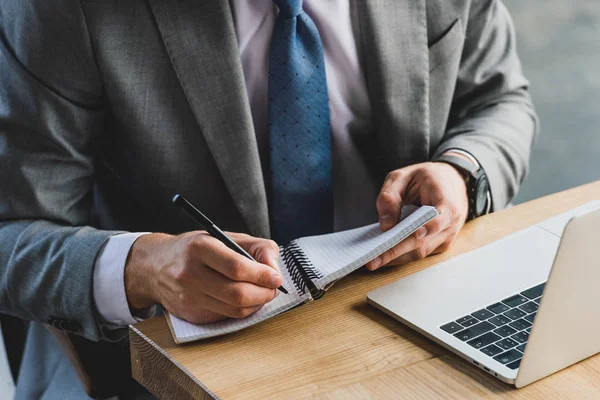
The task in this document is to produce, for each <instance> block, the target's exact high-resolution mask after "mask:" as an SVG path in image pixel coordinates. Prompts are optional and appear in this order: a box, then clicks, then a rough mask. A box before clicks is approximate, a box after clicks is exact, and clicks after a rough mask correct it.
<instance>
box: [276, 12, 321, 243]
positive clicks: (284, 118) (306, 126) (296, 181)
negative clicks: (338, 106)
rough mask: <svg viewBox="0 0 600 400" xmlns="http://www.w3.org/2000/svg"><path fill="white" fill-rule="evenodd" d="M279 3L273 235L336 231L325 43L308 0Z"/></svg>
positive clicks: (285, 240) (282, 239)
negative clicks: (307, 10) (306, 5)
mask: <svg viewBox="0 0 600 400" xmlns="http://www.w3.org/2000/svg"><path fill="white" fill-rule="evenodd" d="M273 1H274V2H275V3H276V4H277V6H278V7H279V16H278V17H277V21H276V23H275V29H274V31H273V39H272V40H271V56H270V67H269V131H270V132H269V133H270V135H269V138H270V167H271V175H270V180H271V181H270V199H269V200H270V207H269V208H270V217H271V235H272V237H273V239H275V240H276V241H277V242H279V243H280V244H286V243H288V242H289V241H290V240H292V239H295V238H298V237H302V236H309V235H317V234H322V233H329V232H332V230H333V195H332V184H331V124H330V118H329V97H328V95H327V79H326V76H325V61H324V58H323V46H322V44H321V38H320V37H319V32H318V30H317V27H316V26H315V24H314V22H313V21H312V19H311V18H310V17H309V16H308V15H307V14H306V13H305V12H304V11H303V10H302V0H273Z"/></svg>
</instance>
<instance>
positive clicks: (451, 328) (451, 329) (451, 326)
mask: <svg viewBox="0 0 600 400" xmlns="http://www.w3.org/2000/svg"><path fill="white" fill-rule="evenodd" d="M440 329H442V330H444V331H446V332H448V333H450V334H452V333H456V332H458V331H461V330H463V329H464V328H463V327H462V326H460V325H459V324H457V323H456V322H450V323H448V324H446V325H442V326H440Z"/></svg>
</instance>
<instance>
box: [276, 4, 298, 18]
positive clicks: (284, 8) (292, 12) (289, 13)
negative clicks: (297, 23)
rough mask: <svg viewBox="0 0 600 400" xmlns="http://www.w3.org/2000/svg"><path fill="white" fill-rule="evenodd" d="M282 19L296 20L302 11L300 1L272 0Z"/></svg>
mask: <svg viewBox="0 0 600 400" xmlns="http://www.w3.org/2000/svg"><path fill="white" fill-rule="evenodd" d="M273 2H274V3H275V4H277V7H279V13H280V14H281V15H282V16H283V17H284V18H296V17H297V16H298V14H300V11H302V0H273Z"/></svg>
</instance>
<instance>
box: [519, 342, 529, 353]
mask: <svg viewBox="0 0 600 400" xmlns="http://www.w3.org/2000/svg"><path fill="white" fill-rule="evenodd" d="M526 345H527V343H523V344H520V345H518V346H517V350H519V351H520V352H521V353H525V346H526Z"/></svg>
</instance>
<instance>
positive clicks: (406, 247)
mask: <svg viewBox="0 0 600 400" xmlns="http://www.w3.org/2000/svg"><path fill="white" fill-rule="evenodd" d="M424 244H425V239H424V238H417V235H416V232H415V233H413V234H412V235H410V236H409V237H407V238H406V239H404V240H403V241H401V242H400V243H398V244H397V245H396V246H394V247H392V248H391V249H390V250H388V251H386V252H385V253H383V254H382V255H380V256H379V257H377V258H376V259H374V260H373V261H371V262H369V263H368V264H367V265H366V267H367V269H368V270H369V271H375V270H376V269H378V268H380V267H382V266H384V265H387V264H388V263H390V262H391V261H392V260H395V259H397V258H398V257H400V256H402V255H403V254H406V253H408V252H411V251H413V250H415V249H418V248H420V247H423V245H424Z"/></svg>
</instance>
